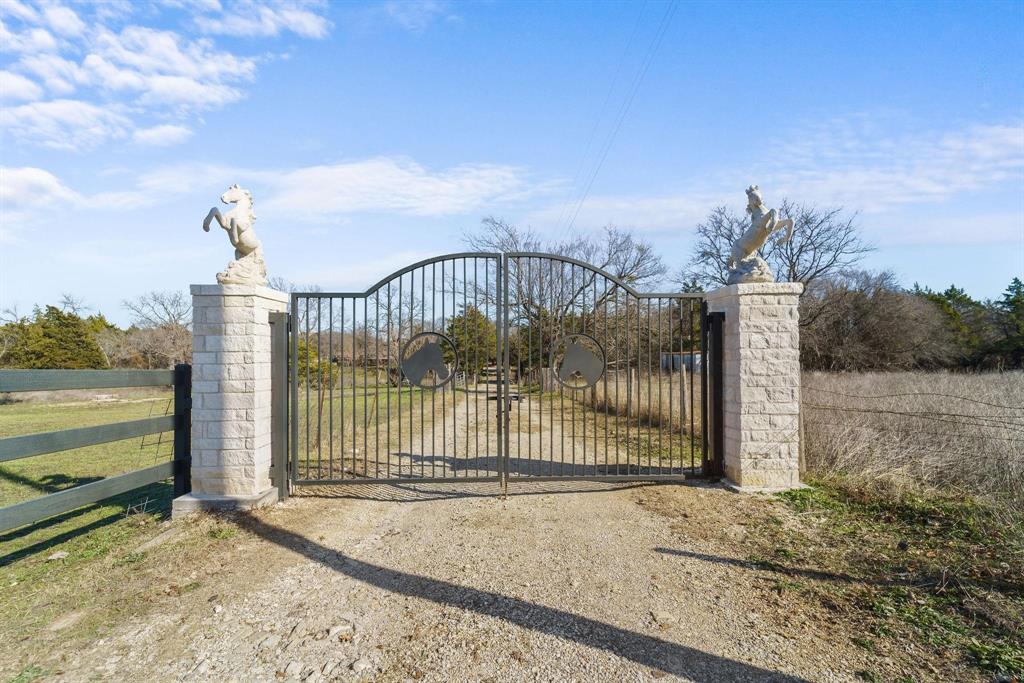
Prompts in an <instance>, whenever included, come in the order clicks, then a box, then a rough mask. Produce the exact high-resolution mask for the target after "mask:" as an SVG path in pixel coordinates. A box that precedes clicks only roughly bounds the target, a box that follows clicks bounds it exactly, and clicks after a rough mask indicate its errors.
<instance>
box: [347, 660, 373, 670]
mask: <svg viewBox="0 0 1024 683" xmlns="http://www.w3.org/2000/svg"><path fill="white" fill-rule="evenodd" d="M371 666H373V665H372V664H370V662H369V661H368V660H367V659H364V658H362V657H360V658H359V659H357V660H356V661H354V662H352V663H351V664H349V665H348V668H350V669H352V671H354V672H356V673H360V672H363V671H366V670H367V669H369V668H370V667H371Z"/></svg>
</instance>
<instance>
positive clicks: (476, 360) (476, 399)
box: [466, 257, 498, 476]
mask: <svg viewBox="0 0 1024 683" xmlns="http://www.w3.org/2000/svg"><path fill="white" fill-rule="evenodd" d="M478 267H479V264H478V263H477V260H476V258H475V257H474V258H473V308H474V309H475V310H476V312H477V313H478V314H482V315H484V317H486V310H487V295H486V294H484V296H483V312H482V313H481V312H480V289H479V288H480V281H479V275H478V273H477V268H478ZM489 284H490V283H489V276H485V278H484V287H486V286H487V285H489ZM466 313H467V314H468V313H469V311H466ZM487 319H489V318H487ZM497 333H498V330H497V326H496V328H495V334H497ZM472 334H473V336H474V337H476V329H475V326H474V329H473V331H472ZM478 341H479V340H478V339H472V340H470V339H467V340H466V344H467V345H468V347H469V348H472V349H473V368H480V367H481V366H480V349H479V348H477V343H474V342H478ZM467 360H468V358H467ZM497 362H498V359H497V358H495V364H496V365H497ZM483 391H484V393H483V402H484V407H483V417H484V421H483V422H484V425H483V429H484V437H485V439H486V440H485V441H484V444H483V450H484V455H486V451H488V450H489V449H490V420H489V419H488V416H487V412H488V411H489V410H490V403H489V400H490V384H489V383H486V384H484V386H483ZM473 411H474V412H475V413H476V424H480V396H479V394H477V393H473ZM473 441H474V442H475V445H476V462H475V463H474V465H475V467H474V469H473V473H474V474H475V475H476V476H480V430H479V428H477V429H474V430H473ZM466 474H467V475H468V474H469V472H468V471H467V472H466Z"/></svg>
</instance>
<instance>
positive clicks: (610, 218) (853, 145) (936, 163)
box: [527, 116, 1024, 244]
mask: <svg viewBox="0 0 1024 683" xmlns="http://www.w3.org/2000/svg"><path fill="white" fill-rule="evenodd" d="M890 130H891V127H890V126H889V125H883V122H880V121H878V120H877V119H875V118H873V117H861V116H858V117H849V118H846V119H837V120H835V121H832V122H829V123H827V124H816V125H814V126H811V127H809V128H807V129H805V130H801V131H795V132H793V133H792V134H791V135H786V136H782V137H780V138H778V139H775V140H769V141H767V142H766V143H765V144H764V145H763V146H762V147H761V149H763V150H765V153H764V155H763V158H762V159H759V160H757V161H755V162H753V163H751V164H750V166H748V167H746V168H743V169H720V170H719V171H718V172H717V173H714V172H713V173H710V174H708V175H707V176H705V177H704V178H701V179H695V180H694V182H693V184H692V185H690V186H689V187H687V188H686V189H685V190H681V191H679V192H677V193H666V194H661V195H642V194H632V195H629V194H623V195H604V196H594V197H590V198H588V199H587V200H586V202H585V203H584V204H583V206H582V208H581V211H580V215H579V217H578V219H577V221H576V225H579V226H586V227H599V226H602V225H607V224H610V223H611V224H617V225H622V226H628V227H633V228H637V229H641V230H660V231H668V230H690V229H692V228H693V226H694V225H696V224H697V223H698V222H699V221H700V220H702V219H703V218H705V217H706V216H707V215H708V213H709V212H710V210H711V209H712V208H714V207H715V206H720V205H726V206H732V207H734V208H735V209H736V210H737V211H741V210H742V208H743V206H744V203H745V197H744V195H743V188H745V187H746V186H747V185H748V184H750V183H758V184H760V185H761V188H762V189H763V190H764V192H765V198H766V199H767V200H768V201H769V203H771V204H777V203H778V202H779V201H781V200H782V198H784V197H788V198H789V199H791V200H795V201H798V202H805V203H812V204H819V205H825V206H842V207H845V208H846V209H848V210H851V211H859V212H862V213H863V214H864V215H865V223H871V224H878V225H880V226H881V225H893V224H895V223H896V219H895V218H894V214H895V213H896V212H899V211H902V209H903V207H915V206H917V207H920V206H921V205H932V204H936V203H941V202H945V201H947V200H952V199H953V198H955V197H962V196H968V195H970V194H972V193H981V192H986V191H999V190H1002V191H1007V190H1010V191H1014V192H1018V193H1019V188H1020V185H1021V183H1022V182H1024V123H1022V122H1009V123H987V124H981V123H978V124H973V125H967V126H964V127H963V128H960V129H957V130H945V131H932V132H927V131H925V132H905V133H903V134H893V133H891V132H886V131H890ZM961 213H962V212H961ZM564 215H565V211H564V207H563V205H562V204H557V205H551V206H546V207H541V208H538V209H536V210H534V211H532V212H530V213H529V214H528V216H527V217H528V220H530V222H532V223H534V224H536V225H540V226H556V227H557V226H559V225H560V222H559V218H560V217H561V218H564ZM1014 215H1016V214H1012V213H1010V212H1008V211H1003V212H1000V211H998V210H989V211H985V212H982V213H979V214H977V215H975V216H974V217H973V218H971V219H970V222H971V224H973V225H977V226H978V227H979V228H980V229H981V230H983V231H985V233H986V234H985V236H979V235H976V238H977V239H983V240H1005V239H1010V238H1009V237H1008V235H1010V234H1011V233H1012V232H1013V231H1014V230H1017V231H1018V234H1019V231H1020V230H1021V228H1022V226H1021V223H1020V217H1019V216H1017V221H1016V224H1014V221H1012V220H1011V217H1012V216H1014ZM963 221H964V217H963V216H962V215H961V216H960V217H959V219H950V220H949V221H947V222H946V223H947V225H946V227H947V228H948V229H939V227H938V226H936V225H934V224H932V223H931V222H928V221H922V220H918V221H917V222H916V224H914V225H903V226H902V227H901V229H900V231H899V235H900V236H899V237H898V238H896V237H895V236H894V235H889V234H886V233H884V231H883V239H884V241H885V242H886V243H890V242H891V240H893V239H898V240H899V241H900V242H899V243H903V244H906V243H922V242H931V241H936V240H945V241H947V242H948V243H957V242H959V241H961V240H962V237H961V235H962V233H963V226H964V223H963ZM562 222H563V223H564V221H562ZM892 243H895V242H892Z"/></svg>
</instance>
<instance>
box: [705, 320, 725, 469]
mask: <svg viewBox="0 0 1024 683" xmlns="http://www.w3.org/2000/svg"><path fill="white" fill-rule="evenodd" d="M708 327H709V328H710V329H709V330H708V337H709V342H710V343H709V346H710V349H709V350H710V352H711V354H710V355H711V359H710V360H711V367H710V368H709V372H708V379H709V381H710V384H711V387H710V391H709V392H708V393H709V397H708V400H709V402H710V409H711V444H712V457H711V460H710V462H709V463H708V469H707V475H708V476H712V477H720V476H722V474H724V472H725V469H724V464H725V462H724V461H725V369H724V368H725V366H724V358H723V355H724V351H725V313H723V312H721V311H717V312H714V313H709V314H708Z"/></svg>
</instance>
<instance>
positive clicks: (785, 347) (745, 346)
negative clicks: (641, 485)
mask: <svg viewBox="0 0 1024 683" xmlns="http://www.w3.org/2000/svg"><path fill="white" fill-rule="evenodd" d="M802 292H803V285H802V284H800V283H794V282H767V283H748V284H736V285H729V286H727V287H722V288H721V289H717V290H715V291H713V292H708V295H707V302H708V310H710V311H724V312H725V335H724V344H723V346H724V348H723V356H722V363H723V368H722V369H723V375H724V377H723V384H724V387H723V389H724V391H723V393H724V402H725V405H724V428H725V453H724V465H725V476H726V478H727V479H728V480H729V481H730V482H731V483H732V484H733V485H734V486H736V487H737V488H739V489H740V490H743V491H784V490H786V489H791V488H796V487H798V486H800V328H799V322H800V320H799V309H798V306H799V301H800V294H801V293H802Z"/></svg>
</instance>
